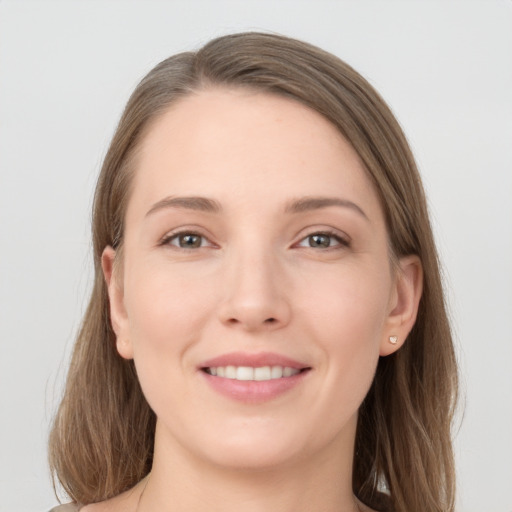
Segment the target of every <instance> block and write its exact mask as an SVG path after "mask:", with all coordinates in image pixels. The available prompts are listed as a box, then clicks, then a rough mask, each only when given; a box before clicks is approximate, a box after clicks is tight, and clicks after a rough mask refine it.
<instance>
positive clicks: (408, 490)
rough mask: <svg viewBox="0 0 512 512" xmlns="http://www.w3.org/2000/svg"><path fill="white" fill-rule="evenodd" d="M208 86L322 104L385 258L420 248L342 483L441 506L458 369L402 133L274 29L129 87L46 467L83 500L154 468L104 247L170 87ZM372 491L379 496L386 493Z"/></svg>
mask: <svg viewBox="0 0 512 512" xmlns="http://www.w3.org/2000/svg"><path fill="white" fill-rule="evenodd" d="M210 86H227V87H248V88H251V89H254V90H258V91H263V92H268V93H270V94H278V95H282V96H286V97H289V98H293V99H294V100H296V101H299V102H301V103H302V104H304V105H307V106H309V107H311V108H312V109H314V110H316V111H317V112H319V113H320V114H322V115H323V116H325V117H326V118H327V119H328V120H329V121H330V122H331V123H332V124H333V125H335V126H336V127H337V128H338V130H339V131H340V133H341V134H342V135H343V136H344V137H345V138H346V139H347V140H348V141H349V142H350V144H351V145H352V146H353V148H354V149H355V151H356V152H357V153H358V154H359V156H360V158H361V159H362V161H363V162H364V164H365V167H366V170H367V172H368V175H369V177H370V179H371V180H372V181H373V183H374V186H375V189H376V190H377V192H378V194H379V196H380V200H381V202H382V206H383V208H384V212H385V216H386V222H387V228H388V233H389V240H390V247H391V252H392V258H393V259H396V258H399V257H401V256H405V255H410V254H415V255H418V256H419V258H420V260H421V263H422V265H423V270H424V288H423V295H422V298H421V302H420V306H419V313H418V318H417V321H416V324H415V326H414V328H413V330H412V332H411V333H410V334H409V337H408V339H407V341H406V343H405V344H404V346H403V347H402V348H401V349H400V350H399V351H398V352H396V353H395V354H393V355H391V356H388V357H385V358H381V359H380V361H379V364H378V368H377V372H376V375H375V379H374V381H373V384H372V386H371V389H370V391H369V393H368V395H367V397H366V398H365V400H364V402H363V404H362V405H361V408H360V411H359V422H358V427H357V434H356V445H355V454H354V471H353V490H354V493H355V494H356V496H358V498H359V499H360V500H361V501H363V502H364V503H366V504H367V505H369V506H371V507H372V508H375V509H377V510H395V511H396V512H412V511H419V510H421V511H423V512H430V511H432V512H434V511H436V512H440V511H443V512H449V511H453V509H454V496H455V470H454V460H453V452H452V444H451V422H452V418H453V414H454V408H455V402H456V396H457V369H456V360H455V355H454V349H453V344H452V338H451V332H450V326H449V322H448V318H447V313H446V307H445V303H444V296H443V290H442V283H441V278H440V271H439V264H438V257H437V252H436V248H435V244H434V240H433V236H432V230H431V226H430V223H429V217H428V211H427V205H426V201H425V195H424V192H423V188H422V185H421V180H420V177H419V174H418V171H417V168H416V164H415V162H414V158H413V156H412V154H411V151H410V149H409V146H408V144H407V141H406V139H405V137H404V134H403V132H402V130H401V128H400V126H399V124H398V123H397V121H396V120H395V118H394V116H393V115H392V113H391V111H390V110H389V108H388V107H387V106H386V104H385V103H384V101H383V100H382V99H381V98H380V96H379V95H378V93H377V92H376V91H375V90H374V89H373V88H372V87H371V86H370V85H369V84H368V82H367V81H366V80H365V79H364V78H362V77H361V76H360V75H359V74H358V73H357V72H356V71H354V70H353V69H352V68H351V67H350V66H348V65H347V64H345V63H344V62H342V61H341V60H339V59H338V58H337V57H335V56H333V55H331V54H329V53H327V52H324V51H323V50H320V49H319V48H316V47H314V46H311V45H309V44H307V43H304V42H301V41H297V40H294V39H289V38H286V37H283V36H278V35H271V34H261V33H242V34H233V35H228V36H223V37H220V38H218V39H215V40H213V41H211V42H209V43H208V44H206V45H205V46H204V47H203V48H201V49H200V50H199V51H197V52H195V53H193V52H187V53H182V54H179V55H176V56H173V57H170V58H169V59H166V60H164V61H163V62H161V63H160V64H158V65H157V66H156V67H155V68H154V69H153V70H152V71H150V73H149V74H148V75H147V76H146V77H145V78H144V79H143V80H142V81H141V82H140V84H139V85H138V86H137V88H136V89H135V91H134V93H133V94H132V96H131V97H130V99H129V101H128V104H127V106H126V108H125V111H124V113H123V115H122V117H121V120H120V122H119V125H118V127H117V130H116V132H115V134H114V137H113V140H112V142H111V145H110V148H109V150H108V153H107V155H106V158H105V161H104V164H103V168H102V170H101V174H100V176H99V180H98V184H97V188H96V194H95V199H94V208H93V222H92V234H93V243H94V265H95V273H96V274H95V282H94V288H93V291H92V296H91V299H90V303H89V307H88V309H87V312H86V314H85V317H84V320H83V324H82V327H81V330H80V332H79V334H78V338H77V341H76V345H75V349H74V353H73V357H72V361H71V366H70V369H69V374H68V378H67V384H66V388H65V393H64V397H63V399H62V403H61V405H60V408H59V410H58V412H57V415H56V418H55V422H54V425H53V429H52V432H51V434H50V449H49V458H50V466H51V468H52V471H53V474H54V476H55V477H56V479H58V481H60V483H61V485H62V486H63V488H64V489H65V491H66V492H67V493H68V494H69V496H70V497H71V498H72V499H73V500H74V501H76V502H77V503H80V504H87V503H92V502H97V501H101V500H104V499H107V498H109V497H112V496H115V495H117V494H119V493H121V492H122V491H124V490H126V489H128V488H130V487H131V486H133V485H134V484H135V483H136V482H138V481H139V480H140V479H141V478H143V477H144V476H145V475H146V474H147V473H148V472H149V471H150V469H151V464H152V457H153V441H154V429H155V415H154V413H153V412H152V410H151V409H150V408H149V406H148V404H147V402H146V400H145V398H144V396H143V394H142V391H141V388H140V386H139V383H138V380H137V376H136V373H135V369H134V365H133V362H132V361H126V360H125V359H123V358H121V357H120V356H119V355H118V353H117V351H116V348H115V335H114V333H113V331H112V327H111V324H110V317H109V307H108V306H109V305H108V295H107V289H106V285H105V282H104V279H103V275H102V270H101V254H102V251H103V249H104V248H105V247H106V246H107V245H111V246H113V247H114V248H117V249H118V253H119V251H120V250H122V245H123V231H124V216H125V211H126V206H127V201H128V198H129V193H130V184H131V181H132V180H131V177H132V175H133V172H134V171H135V167H136V165H135V164H136V153H137V149H138V148H139V146H140V142H141V140H142V138H143V137H144V134H145V133H146V132H147V131H148V129H149V128H150V126H151V124H152V122H154V120H155V119H156V118H157V117H158V116H159V115H161V114H162V113H164V112H165V111H166V110H167V109H168V108H169V106H170V105H171V104H172V103H173V102H175V101H177V99H179V98H181V97H183V96H186V95H188V94H191V93H192V92H193V91H199V90H201V89H205V88H207V87H210ZM383 497H384V498H385V499H383Z"/></svg>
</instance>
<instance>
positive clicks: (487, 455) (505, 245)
mask: <svg viewBox="0 0 512 512" xmlns="http://www.w3.org/2000/svg"><path fill="white" fill-rule="evenodd" d="M241 30H266V31H275V32H279V33H283V34H286V35H289V36H293V37H298V38H301V39H305V40H307V41H309V42H311V43H313V44H316V45H318V46H320V47H322V48H325V49H327V50H329V51H331V52H333V53H335V54H336V55H338V56H340V57H341V58H343V59H344V60H346V61H347V62H348V63H349V64H351V65H352V66H354V67H355V68H356V69H357V70H358V71H360V72H361V73H362V74H363V75H364V76H365V77H366V78H367V79H368V80H369V81H370V82H371V83H372V84H373V85H374V86H375V87H376V88H377V89H378V90H379V91H380V92H381V94H382V95H383V96H384V98H385V99H386V100H387V101H388V102H389V104H390V106H391V107H392V109H393V110H394V112H395V114H396V115H397V117H398V119H399V120H400V122H401V123H402V125H403V127H404V129H405V132H406V134H407V136H408V138H409V140H410V142H411V145H412V148H413V150H414V152H415V155H416V157H417V160H418V163H419V166H420V169H421V172H422V174H423V178H424V182H425V186H426V189H427V193H428V196H429V203H430V207H431V212H432V217H433V223H434V227H435V234H436V238H437V241H438V244H439V249H440V252H441V257H442V261H443V264H444V269H445V281H446V287H447V291H448V297H449V302H450V310H451V313H452V317H453V325H454V330H455V334H456V342H457V349H458V354H459V359H460V365H461V383H462V390H463V404H462V405H464V414H462V412H461V413H460V415H459V421H460V420H462V423H461V427H460V429H458V433H457V436H456V453H457V467H458V477H459V504H458V510H459V511H461V512H487V511H493V512H512V493H511V492H510V484H511V482H512V398H511V397H512V371H511V369H512V200H511V197H512V92H511V91H512V2H510V1H505V0H503V1H493V0H490V1H489V0H487V1H479V2H474V1H467V0H465V1H415V0H409V1H385V0H384V1H365V0H359V1H354V2H352V1H319V0H317V1H309V2H304V1H299V0H293V1H278V0H274V1H266V0H257V1H253V0H244V1H228V0H222V1H221V0H216V1H215V0H209V1H207V0H205V1H193V0H192V1H191V0H188V1H167V2H166V1H108V0H101V1H91V0H89V1H81V2H79V1H72V0H66V1H61V2H57V1H41V0H40V1H34V2H29V1H14V0H12V1H1V0H0V347H1V351H0V411H1V413H0V422H1V424H0V433H1V436H0V511H1V512H11V511H16V512H29V511H30V512H31V511H41V512H43V511H46V510H48V509H49V508H50V507H51V506H52V505H54V504H56V499H55V497H54V495H53V491H52V488H51V484H50V479H49V474H48V470H47V466H46V438H47V434H48V426H49V422H50V421H51V418H52V415H53V414H54V412H55V407H56V405H57V403H58V399H59V396H60V393H61V389H62V382H63V379H64V377H65V373H66V365H67V361H68V357H69V353H70V349H71V346H72V343H73V339H74V336H75V334H76V331H77V327H78V325H79V323H80V319H81V315H82V312H83V310H84V307H85V305H86V303H87V294H88V290H89V285H90V281H91V257H90V246H91V243H90V238H89V227H90V222H89V220H90V207H91V199H92V193H93V187H94V183H95V179H96V176H97V174H98V171H99V168H100V165H101V160H102V157H103V156H104V154H105V151H106V147H107V144H108V142H109V139H110V137H111V135H112V133H113V129H114V127H115V124H116V122H117V120H118V118H119V115H120V113H121V110H122V108H123V105H124V103H125V102H126V100H127V98H128V95H129V94H130V92H131V90H132V89H133V87H134V86H135V85H136V83H137V82H138V80H139V79H140V78H141V77H142V76H143V75H144V74H145V73H146V72H147V71H149V69H150V68H151V67H152V66H154V65H155V64H156V63H158V62H159V61H160V60H162V59H163V58H165V57H167V56H169V55H171V54H173V53H176V52H179V51H183V50H190V49H195V48H197V47H198V46H200V45H201V44H203V43H204V42H206V41H207V40H208V39H210V38H212V37H214V36H218V35H221V34H224V33H227V32H234V31H241ZM462 416H463V418H462ZM412 470H414V468H412ZM411 512H420V511H411Z"/></svg>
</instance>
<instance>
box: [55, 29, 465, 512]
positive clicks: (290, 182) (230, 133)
mask: <svg viewBox="0 0 512 512" xmlns="http://www.w3.org/2000/svg"><path fill="white" fill-rule="evenodd" d="M93 238H94V258H95V260H94V261H95V271H96V278H95V284H94V289H93V292H92V297H91V301H90V304H89V308H88V310H87V313H86V316H85V319H84V322H83V326H82V329H81V331H80V333H79V336H78V340H77V343H76V347H75V351H74V355H73V360H72V363H71V368H70V371H69V376H68V381H67V386H66V390H65V396H64V399H63V401H62V404H61V406H60V409H59V411H58V414H57V417H56V420H55V423H54V427H53V430H52V433H51V438H50V464H51V467H52V469H53V471H54V474H55V475H56V478H57V479H58V481H59V482H60V483H61V484H62V486H63V487H64V489H65V490H66V492H67V493H68V494H69V496H70V497H71V498H72V500H73V503H74V504H75V505H71V506H70V507H71V508H70V510H78V509H80V510H81V511H83V512H102V511H107V510H108V511H114V512H116V511H136V512H147V511H151V510H158V511H160V512H167V511H173V512H181V511H185V510H186V511H195V510H203V509H205V508H206V507H207V508H208V509H209V510H223V511H230V510H234V509H236V510H237V511H240V510H242V511H255V510H258V511H259V510H269V511H291V510H294V511H306V510H307V511H310V510H314V511H320V510H321V511H324V512H329V511H344V512H353V511H372V510H373V511H396V512H406V511H407V512H412V511H422V512H425V511H452V510H453V508H454V464H453V453H452V446H451V439H450V425H451V419H452V416H453V410H454V405H455V398H456V387H457V378H456V364H455V357H454V351H453V346H452V341H451V334H450V328H449V324H448V320H447V315H446V311H445V306H444V299H443V293H442V286H441V281H440V274H439V268H438V262H437V256H436V250H435V246H434V242H433V237H432V232H431V228H430V224H429V220H428V213H427V208H426V202H425V197H424V193H423V190H422V186H421V181H420V178H419V176H418V172H417V170H416V166H415V163H414V160H413V157H412V155H411V153H410V150H409V148H408V145H407V142H406V140H405V138H404V135H403V133H402V131H401V129H400V127H399V125H398V123H397V122H396V120H395V119H394V117H393V116H392V114H391V112H390V111H389V109H388V107H387V106H386V105H385V104H384V102H383V100H382V99H381V98H380V97H379V96H378V94H377V93H376V92H375V91H374V90H373V89H372V87H371V86H370V85H369V84H368V83H367V82H366V81H365V80H364V79H363V78H362V77H361V76H360V75H358V74H357V73H356V72H355V71H354V70H352V69H351V68H350V67H349V66H347V65H346V64H345V63H343V62H341V61H340V60H339V59H337V58H336V57H334V56H332V55H330V54H328V53H326V52H324V51H322V50H320V49H318V48H315V47H313V46H311V45H308V44H306V43H303V42H300V41H296V40H292V39H288V38H285V37H282V36H276V35H269V34H258V33H245V34H235V35H230V36H225V37H220V38H218V39H216V40H213V41H211V42H210V43H208V44H206V45H205V46H204V47H203V48H202V49H201V50H199V51H198V52H197V53H183V54H180V55H176V56H174V57H171V58H169V59H167V60H165V61H163V62H162V63H161V64H159V65H158V66H156V68H154V69H153V70H152V71H151V72H150V73H149V74H148V75H147V76H146V77H145V78H144V79H143V80H142V82H141V83H140V84H139V86H138V87H137V88H136V90H135V92H134V93H133V95H132V97H131V98H130V100H129V102H128V105H127V106H126V109H125V112H124V114H123V116H122V118H121V121H120V123H119V126H118V128H117V131H116V133H115V135H114V138H113V141H112V143H111V146H110V149H109V151H108V153H107V156H106V158H105V162H104V165H103V169H102V172H101V175H100V177H99V181H98V185H97V190H96V196H95V203H94V214H93ZM57 509H58V507H57ZM63 510H64V509H63Z"/></svg>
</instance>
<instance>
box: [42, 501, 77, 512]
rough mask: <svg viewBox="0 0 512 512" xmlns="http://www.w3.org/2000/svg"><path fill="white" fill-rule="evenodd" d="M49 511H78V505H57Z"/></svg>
mask: <svg viewBox="0 0 512 512" xmlns="http://www.w3.org/2000/svg"><path fill="white" fill-rule="evenodd" d="M49 512H78V505H76V504H75V503H68V504H67V505H59V506H58V507H53V508H52V509H51V510H50V511H49Z"/></svg>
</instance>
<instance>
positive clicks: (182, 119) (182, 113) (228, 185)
mask: <svg viewBox="0 0 512 512" xmlns="http://www.w3.org/2000/svg"><path fill="white" fill-rule="evenodd" d="M325 194H329V195H331V196H332V195H336V194H340V195H343V196H351V198H352V199H353V198H355V197H357V198H358V199H359V201H362V202H363V203H366V208H367V209H370V210H375V209H377V210H379V209H380V208H379V205H378V199H377V195H376V193H375V191H374V189H373V186H372V184H371V182H370V180H369V178H368V177H367V174H366V171H365V169H364V166H363V165H362V163H361V161H360V159H359V157H358V155H357V153H356V152H355V151H354V150H353V148H352V147H351V146H350V144H349V143H348V142H347V141H346V140H345V139H344V138H343V137H342V136H341V134H340V133H339V132H338V130H337V129H336V128H335V127H334V125H332V124H331V123H330V122H329V121H328V120H327V119H325V118H324V117H323V116H321V115H320V114H319V113H317V112H316V111H314V110H312V109H310V108H308V107H306V106H304V105H302V104H301V103H299V102H297V101H295V100H292V99H288V98H284V97H280V96H277V95H271V94H267V93H261V92H254V91H248V90H244V89H223V88H221V89H209V90H204V91H200V92H196V93H193V94H191V95H189V96H187V97H185V98H183V99H181V100H179V101H178V102H176V103H175V104H173V105H172V106H171V107H170V108H169V110H168V111H167V112H165V113H164V114H163V115H162V116H161V117H160V118H158V119H157V120H156V121H155V122H154V123H153V125H152V126H151V127H150V129H149V130H148V133H147V134H146V136H145V138H144V139H143V141H142V144H141V147H140V151H139V153H138V157H137V162H136V173H135V177H134V183H133V189H132V199H131V200H130V204H129V212H130V210H134V209H137V210H138V209H139V208H144V207H147V206H148V205H151V204H153V203H154V202H156V201H158V200H160V199H162V197H165V196H168V195H194V196H195V195H201V196H207V197H212V196H213V197H215V198H216V199H218V200H219V201H221V202H223V201H228V202H232V203H233V202H236V200H237V198H238V199H239V200H240V201H247V200H248V199H251V198H256V199H258V200H263V201H265V202H266V203H270V202H271V201H272V200H276V201H278V200H280V199H283V200H284V199H285V197H284V196H287V198H290V197H300V196H304V195H309V196H320V195H325ZM374 213H376V214H378V213H379V212H378V211H377V212H374Z"/></svg>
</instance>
